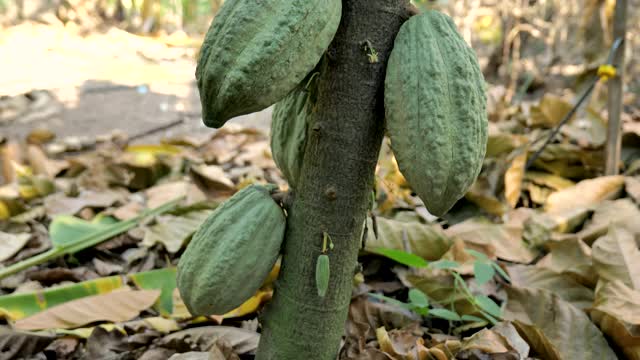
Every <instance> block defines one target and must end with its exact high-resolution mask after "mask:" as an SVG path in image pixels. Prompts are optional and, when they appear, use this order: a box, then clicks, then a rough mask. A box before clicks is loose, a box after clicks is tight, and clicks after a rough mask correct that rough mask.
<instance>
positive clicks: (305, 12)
mask: <svg viewBox="0 0 640 360" xmlns="http://www.w3.org/2000/svg"><path fill="white" fill-rule="evenodd" d="M341 15H342V1H341V0H313V1H310V0H260V1H256V0H227V1H225V2H224V5H223V6H222V8H221V9H220V12H219V14H218V15H217V16H216V18H215V20H214V21H213V23H212V24H211V27H210V28H209V31H208V32H207V35H206V37H205V40H204V43H203V44H202V48H201V51H200V57H199V59H198V65H197V68H196V79H197V83H198V90H199V91H200V100H201V102H202V118H203V121H204V123H205V125H207V126H209V127H214V128H219V127H221V126H222V125H224V123H225V122H226V121H227V120H229V119H231V118H232V117H235V116H238V115H243V114H248V113H252V112H255V111H259V110H262V109H265V108H267V107H268V106H271V105H273V104H275V103H276V102H277V101H278V100H280V99H282V98H283V97H284V96H286V95H287V94H288V93H289V92H290V91H292V90H293V89H294V88H295V87H296V85H298V83H300V81H301V80H302V79H303V78H304V77H305V76H306V75H307V74H308V73H309V72H310V71H311V70H312V69H313V68H314V66H316V64H317V63H318V61H319V60H320V58H321V57H322V54H323V53H324V51H325V50H326V49H327V47H328V46H329V44H330V43H331V40H333V37H334V35H335V33H336V31H337V29H338V25H339V23H340V18H341Z"/></svg>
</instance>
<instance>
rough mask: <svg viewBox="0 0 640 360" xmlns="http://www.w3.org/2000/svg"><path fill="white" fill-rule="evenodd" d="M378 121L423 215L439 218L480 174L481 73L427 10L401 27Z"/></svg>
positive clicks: (452, 30) (455, 36) (449, 25)
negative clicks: (382, 116)
mask: <svg viewBox="0 0 640 360" xmlns="http://www.w3.org/2000/svg"><path fill="white" fill-rule="evenodd" d="M385 115H386V127H387V132H388V134H389V137H390V138H391V147H392V149H393V152H394V154H395V156H396V158H397V160H398V166H399V168H400V171H401V172H402V174H403V175H404V176H405V178H406V179H407V181H408V182H409V184H410V185H411V187H412V188H413V190H414V191H415V192H416V193H417V194H418V196H420V198H421V199H422V200H423V201H424V203H425V206H426V207H427V209H428V210H429V212H430V213H432V214H434V215H442V214H444V213H446V212H447V211H448V210H449V209H450V208H451V207H452V206H453V205H454V204H455V203H456V201H458V199H460V198H461V197H463V196H464V194H465V193H466V192H467V190H468V189H469V187H470V186H471V185H472V184H473V182H474V181H475V179H476V177H477V176H478V174H479V172H480V169H481V167H482V161H483V159H484V155H485V149H486V143H487V126H488V121H487V114H486V95H485V85H484V78H483V76H482V73H481V71H480V66H479V65H478V61H477V59H476V56H475V53H474V52H473V50H472V49H471V48H470V47H469V46H468V45H467V43H466V42H465V41H464V39H463V38H462V37H461V36H460V34H459V33H458V31H457V29H456V27H455V24H454V23H453V21H452V20H451V18H449V17H448V16H447V15H444V14H442V13H440V12H437V11H433V10H430V11H426V12H424V13H422V14H420V15H416V16H413V17H412V18H410V19H409V20H408V21H406V22H405V23H404V24H403V25H402V27H401V28H400V31H399V32H398V35H397V37H396V39H395V43H394V47H393V50H392V52H391V55H390V58H389V63H388V65H387V74H386V79H385Z"/></svg>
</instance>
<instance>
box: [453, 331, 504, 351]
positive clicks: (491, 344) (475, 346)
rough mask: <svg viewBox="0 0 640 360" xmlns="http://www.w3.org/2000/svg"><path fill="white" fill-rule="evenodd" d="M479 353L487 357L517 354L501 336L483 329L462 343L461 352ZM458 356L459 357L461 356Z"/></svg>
mask: <svg viewBox="0 0 640 360" xmlns="http://www.w3.org/2000/svg"><path fill="white" fill-rule="evenodd" d="M473 350H476V351H479V352H481V353H483V354H487V355H497V354H503V356H504V355H506V353H516V351H515V349H513V348H512V347H511V345H509V342H508V341H507V340H506V339H505V338H504V337H503V336H502V335H500V334H498V333H496V332H494V331H493V330H489V329H482V330H480V331H478V332H477V333H475V334H473V335H472V336H470V337H468V338H466V339H464V341H463V342H462V349H460V351H461V352H463V353H464V352H471V351H473ZM460 355H461V354H458V355H457V356H460Z"/></svg>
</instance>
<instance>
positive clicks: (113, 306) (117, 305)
mask: <svg viewBox="0 0 640 360" xmlns="http://www.w3.org/2000/svg"><path fill="white" fill-rule="evenodd" d="M159 296H160V290H131V289H122V290H119V291H112V292H110V293H107V294H102V295H94V296H87V297H84V298H81V299H78V300H73V301H69V302H66V303H63V304H60V305H58V306H54V307H52V308H49V309H47V310H44V311H42V312H39V313H37V314H34V315H31V316H29V317H26V318H24V319H20V320H18V321H16V323H15V325H14V326H15V328H16V329H21V330H38V329H52V328H60V329H71V328H75V327H79V326H81V325H84V324H89V323H92V322H95V321H110V322H122V321H127V320H131V319H133V318H134V317H136V316H138V314H139V313H140V312H141V311H142V310H145V309H147V308H149V307H150V306H151V305H153V303H155V302H156V300H157V299H158V297H159Z"/></svg>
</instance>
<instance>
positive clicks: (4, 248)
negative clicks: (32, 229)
mask: <svg viewBox="0 0 640 360" xmlns="http://www.w3.org/2000/svg"><path fill="white" fill-rule="evenodd" d="M29 239H31V234H27V233H21V234H10V233H6V232H2V231H0V262H2V261H5V260H7V259H10V258H11V257H12V256H13V255H15V254H16V253H17V252H18V251H20V249H22V248H23V247H24V246H25V245H26V244H27V242H28V241H29Z"/></svg>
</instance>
